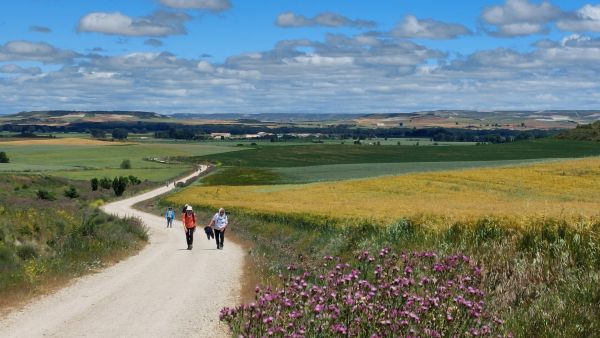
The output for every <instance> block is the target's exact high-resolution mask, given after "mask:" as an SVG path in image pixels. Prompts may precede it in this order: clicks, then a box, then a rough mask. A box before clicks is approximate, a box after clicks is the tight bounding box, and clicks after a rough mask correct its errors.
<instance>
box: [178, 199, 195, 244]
mask: <svg viewBox="0 0 600 338" xmlns="http://www.w3.org/2000/svg"><path fill="white" fill-rule="evenodd" d="M181 220H182V221H183V229H184V230H185V239H186V241H187V245H188V247H187V249H188V250H192V244H193V242H194V231H195V230H196V215H195V214H194V210H192V206H191V205H188V206H187V207H186V208H185V212H184V213H183V214H182V215H181Z"/></svg>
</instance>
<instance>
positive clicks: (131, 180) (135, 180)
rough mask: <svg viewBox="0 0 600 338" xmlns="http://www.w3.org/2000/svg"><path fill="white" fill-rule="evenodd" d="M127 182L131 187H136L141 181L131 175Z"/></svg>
mask: <svg viewBox="0 0 600 338" xmlns="http://www.w3.org/2000/svg"><path fill="white" fill-rule="evenodd" d="M128 180H129V183H131V184H133V185H138V184H140V183H142V180H140V179H139V178H138V177H136V176H133V175H129V176H128Z"/></svg>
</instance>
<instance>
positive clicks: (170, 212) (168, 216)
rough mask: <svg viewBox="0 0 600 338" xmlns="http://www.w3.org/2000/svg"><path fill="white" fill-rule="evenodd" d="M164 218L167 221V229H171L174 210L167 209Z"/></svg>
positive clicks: (171, 208)
mask: <svg viewBox="0 0 600 338" xmlns="http://www.w3.org/2000/svg"><path fill="white" fill-rule="evenodd" d="M165 218H166V219H167V228H172V227H173V219H174V218H175V210H173V207H169V208H168V209H167V212H166V213H165Z"/></svg>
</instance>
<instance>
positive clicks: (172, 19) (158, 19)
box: [77, 11, 191, 36]
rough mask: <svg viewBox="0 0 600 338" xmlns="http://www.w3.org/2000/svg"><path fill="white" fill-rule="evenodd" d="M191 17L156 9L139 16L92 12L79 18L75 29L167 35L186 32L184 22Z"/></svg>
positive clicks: (130, 34)
mask: <svg viewBox="0 0 600 338" xmlns="http://www.w3.org/2000/svg"><path fill="white" fill-rule="evenodd" d="M190 19H191V17H190V16H189V15H187V14H185V13H174V12H165V11H158V12H155V13H154V14H152V15H150V16H146V17H141V18H131V17H129V16H127V15H124V14H121V13H119V12H113V13H105V12H93V13H89V14H87V15H85V16H84V17H82V18H81V19H80V20H79V26H78V27H77V30H78V31H80V32H95V33H102V34H109V35H124V36H167V35H182V34H186V30H185V26H184V23H185V22H186V21H188V20H190Z"/></svg>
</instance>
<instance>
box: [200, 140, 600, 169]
mask: <svg viewBox="0 0 600 338" xmlns="http://www.w3.org/2000/svg"><path fill="white" fill-rule="evenodd" d="M240 148H242V147H240ZM595 155H600V144H598V143H597V142H579V141H563V140H554V139H539V140H532V141H522V142H512V143H505V144H486V145H479V146H445V147H435V146H432V147H416V146H368V145H321V144H316V145H306V146H303V145H300V146H297V145H294V146H289V147H266V146H264V147H263V146H258V147H255V148H253V149H247V148H246V150H244V151H240V152H235V153H220V154H211V155H206V156H199V157H197V158H195V159H194V160H197V161H201V160H212V161H216V162H220V163H221V164H223V165H228V166H248V167H264V168H269V167H271V168H274V167H306V166H316V165H329V164H354V163H407V162H454V161H503V160H525V159H541V158H573V157H584V156H595Z"/></svg>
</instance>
